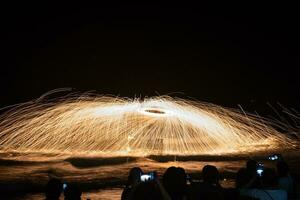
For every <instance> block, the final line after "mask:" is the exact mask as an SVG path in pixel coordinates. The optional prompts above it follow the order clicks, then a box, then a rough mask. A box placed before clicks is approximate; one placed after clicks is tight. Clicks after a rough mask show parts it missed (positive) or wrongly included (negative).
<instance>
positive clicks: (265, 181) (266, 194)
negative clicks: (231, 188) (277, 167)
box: [240, 168, 287, 200]
mask: <svg viewBox="0 0 300 200" xmlns="http://www.w3.org/2000/svg"><path fill="white" fill-rule="evenodd" d="M261 181H262V188H261V189H242V190H240V192H241V194H242V195H245V196H249V197H253V198H257V199H260V200H287V193H286V192H285V191H284V190H280V189H279V188H278V184H277V176H276V173H275V171H274V170H273V169H269V168H266V169H265V170H264V171H263V173H262V177H261Z"/></svg>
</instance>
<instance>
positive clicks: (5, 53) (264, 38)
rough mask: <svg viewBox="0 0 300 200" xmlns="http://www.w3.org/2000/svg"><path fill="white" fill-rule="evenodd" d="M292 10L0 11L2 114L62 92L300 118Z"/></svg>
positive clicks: (45, 7) (36, 7)
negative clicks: (281, 109)
mask: <svg viewBox="0 0 300 200" xmlns="http://www.w3.org/2000/svg"><path fill="white" fill-rule="evenodd" d="M298 25H299V21H298V11H297V7H296V6H295V5H285V4H282V3H281V4H278V5H275V4H268V5H261V4H258V5H256V4H253V5H218V7H217V5H213V6H207V5H205V6H204V5H195V4H189V5H187V4H175V3H173V4H166V5H162V4H156V5H154V4H148V5H138V4H131V5H130V4H127V5H124V4H118V3H116V2H114V4H113V5H107V4H106V5H83V4H75V3H74V2H72V3H69V4H65V5H63V4H53V3H45V2H44V3H38V4H36V3H31V4H28V3H23V4H18V3H17V2H15V3H11V4H9V5H4V6H2V7H1V47H0V48H1V52H2V53H1V63H0V66H1V77H0V87H1V88H0V89H1V99H0V106H1V107H3V106H7V105H10V104H14V103H19V102H23V101H28V100H31V99H33V98H37V97H39V96H40V95H42V94H43V93H45V92H47V91H49V90H52V89H56V88H61V87H72V88H75V91H87V90H96V91H97V92H98V93H100V94H113V95H119V96H129V97H135V96H142V97H144V96H152V95H157V94H161V95H163V94H170V95H171V96H179V97H185V98H190V97H192V98H195V99H198V100H202V101H208V102H212V103H216V104H219V105H223V106H228V107H234V108H236V107H237V105H238V104H241V105H242V106H243V107H244V108H245V109H246V110H248V111H250V112H252V111H254V110H257V111H259V112H262V113H264V112H265V113H267V112H268V111H266V110H268V109H269V108H268V106H267V102H270V103H271V104H276V103H277V102H280V103H282V104H283V105H285V106H287V107H292V108H296V109H298V110H299V108H300V105H299V103H298V102H299V96H298V93H299V89H298V86H299V78H298V77H299V74H298V72H297V68H298V67H299V54H298V52H297V50H298V37H299V31H298V30H297V29H298Z"/></svg>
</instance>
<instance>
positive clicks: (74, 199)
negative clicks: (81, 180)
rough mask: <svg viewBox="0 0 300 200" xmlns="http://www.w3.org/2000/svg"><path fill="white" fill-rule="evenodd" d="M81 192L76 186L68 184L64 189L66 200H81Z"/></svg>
mask: <svg viewBox="0 0 300 200" xmlns="http://www.w3.org/2000/svg"><path fill="white" fill-rule="evenodd" d="M81 194H82V192H81V190H80V188H79V187H78V186H77V185H76V184H68V185H67V186H66V188H65V189H64V195H65V200H80V199H81Z"/></svg>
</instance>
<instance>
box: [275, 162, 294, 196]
mask: <svg viewBox="0 0 300 200" xmlns="http://www.w3.org/2000/svg"><path fill="white" fill-rule="evenodd" d="M276 167H277V174H278V186H279V188H280V189H282V190H285V191H286V192H287V194H288V198H289V199H292V198H294V196H295V195H294V181H293V179H292V177H291V175H290V172H289V166H288V164H287V163H286V162H284V161H279V162H278V163H277V165H276Z"/></svg>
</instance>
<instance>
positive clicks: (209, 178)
mask: <svg viewBox="0 0 300 200" xmlns="http://www.w3.org/2000/svg"><path fill="white" fill-rule="evenodd" d="M202 178H203V182H205V183H210V184H218V183H219V171H218V169H217V168H216V167H215V166H212V165H205V166H204V167H203V169H202Z"/></svg>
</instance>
